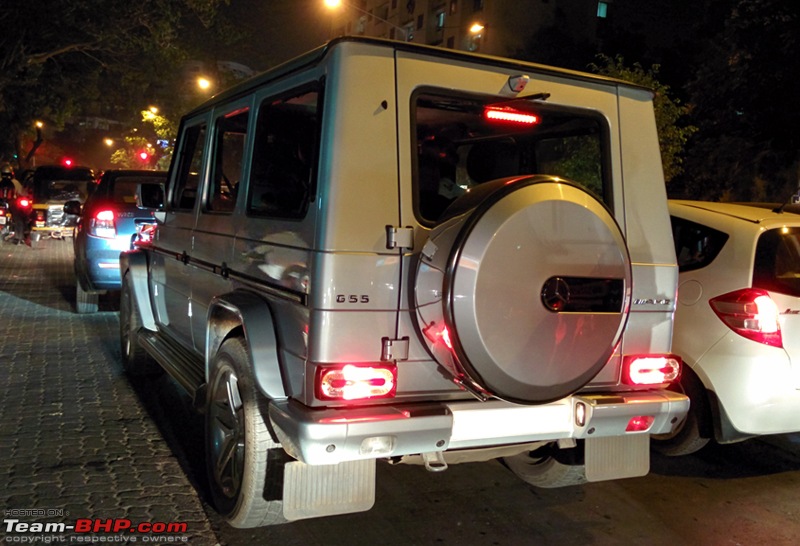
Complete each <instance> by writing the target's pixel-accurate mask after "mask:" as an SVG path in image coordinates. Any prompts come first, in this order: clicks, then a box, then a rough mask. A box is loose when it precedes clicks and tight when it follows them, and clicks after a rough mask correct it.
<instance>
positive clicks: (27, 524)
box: [2, 509, 189, 544]
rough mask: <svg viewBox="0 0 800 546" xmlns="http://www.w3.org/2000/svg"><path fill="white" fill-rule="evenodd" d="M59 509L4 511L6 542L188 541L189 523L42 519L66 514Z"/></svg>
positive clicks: (168, 542) (162, 542)
mask: <svg viewBox="0 0 800 546" xmlns="http://www.w3.org/2000/svg"><path fill="white" fill-rule="evenodd" d="M66 515H68V514H65V512H64V511H63V510H57V509H15V510H6V511H5V513H4V518H3V524H2V529H3V531H4V536H3V542H6V543H16V544H36V543H38V544H53V543H56V544H58V543H109V542H110V543H128V542H145V543H156V544H171V543H182V542H183V543H186V542H189V537H188V536H187V534H186V533H187V532H188V530H189V525H188V524H187V523H186V522H162V521H156V522H138V523H137V522H134V521H133V520H130V519H126V518H114V519H101V518H78V519H76V520H74V521H70V522H69V523H64V522H58V521H41V520H40V519H39V518H55V517H62V518H63V517H65V516H66Z"/></svg>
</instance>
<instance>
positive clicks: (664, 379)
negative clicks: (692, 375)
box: [622, 355, 681, 385]
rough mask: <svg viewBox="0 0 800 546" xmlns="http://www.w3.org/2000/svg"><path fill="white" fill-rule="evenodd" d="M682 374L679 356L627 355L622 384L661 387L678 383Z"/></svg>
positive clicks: (624, 360) (623, 359)
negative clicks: (674, 382)
mask: <svg viewBox="0 0 800 546" xmlns="http://www.w3.org/2000/svg"><path fill="white" fill-rule="evenodd" d="M680 374H681V357H679V356H677V355H625V356H624V357H623V358H622V382H623V383H626V384H628V385H661V384H664V383H672V382H673V381H676V380H677V379H678V377H680Z"/></svg>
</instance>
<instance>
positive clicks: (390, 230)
mask: <svg viewBox="0 0 800 546" xmlns="http://www.w3.org/2000/svg"><path fill="white" fill-rule="evenodd" d="M386 248H414V228H412V227H396V226H386Z"/></svg>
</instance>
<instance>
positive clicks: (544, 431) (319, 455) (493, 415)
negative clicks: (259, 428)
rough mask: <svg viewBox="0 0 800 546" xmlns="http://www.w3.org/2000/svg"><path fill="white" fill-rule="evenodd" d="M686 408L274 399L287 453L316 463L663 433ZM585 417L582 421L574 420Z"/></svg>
mask: <svg viewBox="0 0 800 546" xmlns="http://www.w3.org/2000/svg"><path fill="white" fill-rule="evenodd" d="M688 410H689V399H688V398H687V397H685V396H683V395H681V394H677V393H674V392H670V391H653V392H637V393H623V394H613V395H611V394H580V395H573V396H570V397H567V398H564V399H562V400H559V401H557V402H553V403H550V404H543V405H539V406H518V405H514V404H510V403H507V402H501V401H490V402H477V401H465V402H447V403H437V404H418V405H403V406H384V407H370V408H360V409H352V408H351V409H336V410H312V409H309V408H308V407H306V406H303V405H302V404H299V403H297V402H293V401H278V402H271V403H270V409H269V416H270V420H271V421H272V424H273V426H274V428H275V431H276V433H277V435H278V439H279V441H280V442H281V444H282V445H283V448H284V449H285V450H286V451H287V452H288V453H289V454H290V455H292V456H293V457H295V458H297V459H298V460H300V461H302V462H305V463H307V464H311V465H321V464H336V463H340V462H343V461H353V460H360V459H374V458H384V457H395V456H400V455H412V454H418V453H431V452H437V451H447V450H449V449H465V448H477V447H487V446H499V445H508V444H518V443H528V442H536V441H555V440H559V439H567V438H575V439H587V438H604V437H616V436H626V435H628V436H630V435H634V434H664V433H667V432H670V431H671V430H672V427H673V425H674V423H676V422H677V421H678V420H680V419H681V418H682V417H683V416H684V415H685V414H686V412H687V411H688ZM581 413H583V414H585V419H584V421H583V424H579V423H578V422H577V419H576V416H577V415H580V414H581ZM641 415H644V416H652V417H653V418H654V419H653V423H652V425H651V426H650V428H649V429H647V430H642V431H638V432H626V430H625V428H626V427H627V425H628V422H629V421H630V419H631V418H632V417H636V416H641Z"/></svg>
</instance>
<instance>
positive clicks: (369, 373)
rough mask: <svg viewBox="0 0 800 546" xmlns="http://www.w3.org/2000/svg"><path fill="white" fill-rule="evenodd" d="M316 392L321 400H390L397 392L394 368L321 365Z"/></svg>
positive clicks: (390, 365) (395, 367)
mask: <svg viewBox="0 0 800 546" xmlns="http://www.w3.org/2000/svg"><path fill="white" fill-rule="evenodd" d="M315 390H316V394H317V398H318V399H320V400H368V399H373V398H391V397H393V396H394V394H395V392H396V391H397V366H395V365H394V364H387V365H383V364H369V365H356V364H345V365H341V366H322V367H320V368H319V369H318V370H317V376H316V380H315Z"/></svg>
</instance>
